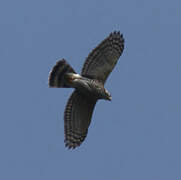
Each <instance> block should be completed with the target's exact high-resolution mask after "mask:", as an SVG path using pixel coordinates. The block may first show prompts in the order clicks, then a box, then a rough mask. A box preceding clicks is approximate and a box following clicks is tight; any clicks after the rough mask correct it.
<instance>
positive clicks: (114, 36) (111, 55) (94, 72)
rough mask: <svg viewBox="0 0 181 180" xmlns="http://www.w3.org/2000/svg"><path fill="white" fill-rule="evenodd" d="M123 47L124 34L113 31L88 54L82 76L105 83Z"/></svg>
mask: <svg viewBox="0 0 181 180" xmlns="http://www.w3.org/2000/svg"><path fill="white" fill-rule="evenodd" d="M123 49H124V38H123V35H122V34H120V32H116V31H115V32H113V33H111V34H110V35H109V36H108V37H107V38H106V39H105V40H103V41H102V42H101V43H100V44H99V45H98V46H97V47H96V48H95V49H94V50H93V51H92V52H91V53H90V54H89V55H88V57H87V59H86V61H85V64H84V66H83V68H82V76H85V77H88V78H91V79H97V80H99V81H101V82H102V83H103V84H104V83H105V81H106V79H107V77H108V76H109V74H110V73H111V71H112V70H113V68H114V66H115V65H116V63H117V61H118V59H119V57H120V56H121V54H122V52H123Z"/></svg>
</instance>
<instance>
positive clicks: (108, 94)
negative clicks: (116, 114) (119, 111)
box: [105, 89, 112, 101]
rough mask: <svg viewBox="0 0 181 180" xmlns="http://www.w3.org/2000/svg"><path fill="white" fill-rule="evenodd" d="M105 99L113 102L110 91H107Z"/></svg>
mask: <svg viewBox="0 0 181 180" xmlns="http://www.w3.org/2000/svg"><path fill="white" fill-rule="evenodd" d="M105 99H106V100H108V101H111V100H112V97H111V94H110V92H109V91H108V90H106V89H105Z"/></svg>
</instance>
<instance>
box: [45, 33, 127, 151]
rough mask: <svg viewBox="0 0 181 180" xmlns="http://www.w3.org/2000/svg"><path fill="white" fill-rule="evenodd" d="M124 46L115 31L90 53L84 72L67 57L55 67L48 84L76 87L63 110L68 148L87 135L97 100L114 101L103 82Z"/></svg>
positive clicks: (78, 142) (51, 85)
mask: <svg viewBox="0 0 181 180" xmlns="http://www.w3.org/2000/svg"><path fill="white" fill-rule="evenodd" d="M123 49H124V38H123V35H122V34H120V32H119V31H114V32H112V33H110V35H109V36H108V37H107V38H105V39H104V40H103V41H102V42H101V43H100V44H99V45H98V46H97V47H96V48H95V49H93V50H92V52H91V53H90V54H89V55H88V57H87V58H86V60H85V63H84V65H83V68H82V72H81V75H79V74H77V73H76V72H75V70H74V69H73V68H72V67H71V66H70V65H69V64H68V63H67V61H66V60H65V59H61V60H59V61H58V62H57V63H56V65H55V66H54V67H53V68H52V71H51V72H50V75H49V87H55V88H75V90H74V91H73V93H72V95H71V96H70V98H69V99H68V102H67V105H66V108H65V111H64V134H65V146H66V147H68V148H72V149H74V148H76V147H78V146H80V145H81V143H82V142H83V141H84V139H85V138H86V136H87V133H88V128H89V125H90V122H91V117H92V113H93V110H94V107H95V104H96V102H97V100H99V99H105V100H109V101H110V100H111V94H110V93H109V92H108V91H107V90H106V89H105V88H104V84H105V82H106V79H107V78H108V76H109V74H110V73H111V72H112V70H113V68H114V67H115V65H116V63H117V61H118V59H119V57H120V56H121V54H122V52H123Z"/></svg>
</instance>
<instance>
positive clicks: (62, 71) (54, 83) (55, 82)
mask: <svg viewBox="0 0 181 180" xmlns="http://www.w3.org/2000/svg"><path fill="white" fill-rule="evenodd" d="M67 73H75V71H74V69H73V68H72V67H71V66H70V65H69V64H68V63H67V62H66V60H65V59H62V60H60V61H58V62H57V63H56V65H55V66H54V67H53V69H52V71H51V72H50V75H49V82H48V83H49V87H66V88H69V87H70V86H69V85H68V84H67V82H66V79H65V75H66V74H67Z"/></svg>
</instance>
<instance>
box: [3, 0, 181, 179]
mask: <svg viewBox="0 0 181 180" xmlns="http://www.w3.org/2000/svg"><path fill="white" fill-rule="evenodd" d="M180 6H181V3H180V1H178V0H172V1H169V0H165V1H162V0H152V1H146V0H137V1H131V0H121V1H120V0H113V1H97V0H91V1H87V0H76V1H73V0H71V1H70V0H64V1H63V0H53V1H43V0H39V1H35V0H31V1H23V0H17V1H12V0H6V1H5V0H2V1H1V2H0V49H1V53H0V82H1V93H0V99H1V100H0V107H1V113H0V117H1V121H0V142H1V148H0V169H1V172H0V179H3V180H11V179H18V180H24V179H26V180H32V179H33V180H41V179H42V180H49V179H54V180H60V179H64V180H70V179H79V180H83V179H86V180H92V179H104V180H110V179H124V180H133V179H134V180H145V179H146V180H153V179H154V180H170V179H174V180H180V179H181V171H180V169H181V153H180V152H181V142H180V139H181V130H180V127H181V94H180V92H181V83H180V79H181V59H180V52H181V50H180V42H181V35H180V32H181V21H180V19H181V10H180ZM114 30H120V31H121V32H122V33H123V34H124V38H125V50H124V53H123V55H122V56H121V58H120V60H119V63H118V64H117V66H116V68H115V69H114V71H113V72H112V74H111V75H110V77H109V80H108V81H107V83H106V88H107V89H108V90H109V91H110V92H111V94H112V102H107V101H99V102H98V103H97V105H96V108H95V111H94V114H93V118H92V123H91V126H90V128H89V133H88V136H87V138H86V140H85V142H84V143H83V144H82V145H81V146H80V148H77V149H75V150H68V149H66V148H65V147H64V142H63V141H64V132H63V113H64V107H65V105H66V102H67V99H68V97H69V96H70V94H71V92H72V90H71V89H50V88H48V84H47V83H48V74H49V71H50V70H51V68H52V67H53V66H54V64H55V63H56V61H57V60H59V59H61V58H65V59H66V60H67V61H68V62H69V63H70V64H71V65H72V66H73V67H74V69H75V70H76V71H77V72H80V70H81V67H82V64H83V62H84V60H85V58H86V56H87V55H88V53H89V52H90V51H91V50H92V49H93V48H94V47H96V45H97V44H98V43H100V41H102V40H103V39H104V38H105V37H106V36H108V35H109V33H110V32H112V31H114Z"/></svg>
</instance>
